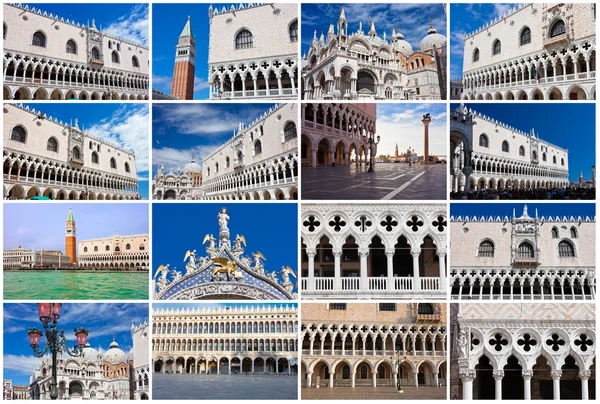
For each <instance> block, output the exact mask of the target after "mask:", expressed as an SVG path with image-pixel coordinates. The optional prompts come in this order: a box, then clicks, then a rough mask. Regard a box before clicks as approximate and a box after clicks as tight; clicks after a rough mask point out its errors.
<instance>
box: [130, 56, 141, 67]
mask: <svg viewBox="0 0 600 404" xmlns="http://www.w3.org/2000/svg"><path fill="white" fill-rule="evenodd" d="M131 64H132V65H133V67H140V62H139V61H138V58H137V56H133V57H132V58H131Z"/></svg>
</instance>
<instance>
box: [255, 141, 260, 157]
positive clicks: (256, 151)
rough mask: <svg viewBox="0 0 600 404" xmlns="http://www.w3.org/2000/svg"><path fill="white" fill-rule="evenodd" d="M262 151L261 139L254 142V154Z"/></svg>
mask: <svg viewBox="0 0 600 404" xmlns="http://www.w3.org/2000/svg"><path fill="white" fill-rule="evenodd" d="M260 153H262V143H260V140H257V141H256V142H254V154H260Z"/></svg>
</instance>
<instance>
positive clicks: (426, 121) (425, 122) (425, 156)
mask: <svg viewBox="0 0 600 404" xmlns="http://www.w3.org/2000/svg"><path fill="white" fill-rule="evenodd" d="M421 122H423V131H424V132H423V140H424V142H425V147H424V149H423V150H424V152H423V162H427V161H428V160H429V124H430V123H431V118H430V117H427V118H423V120H421Z"/></svg>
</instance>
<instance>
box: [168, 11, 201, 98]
mask: <svg viewBox="0 0 600 404" xmlns="http://www.w3.org/2000/svg"><path fill="white" fill-rule="evenodd" d="M195 70H196V40H195V39H194V31H192V23H191V21H190V17H189V16H188V20H187V23H186V24H185V27H183V31H181V35H179V42H178V44H177V48H176V51H175V70H174V71H173V82H172V84H171V96H172V97H175V98H177V99H180V100H192V99H194V77H195V76H194V72H195Z"/></svg>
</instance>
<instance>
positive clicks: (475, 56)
mask: <svg viewBox="0 0 600 404" xmlns="http://www.w3.org/2000/svg"><path fill="white" fill-rule="evenodd" d="M478 60H479V49H478V48H475V50H474V51H473V62H477V61H478Z"/></svg>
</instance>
